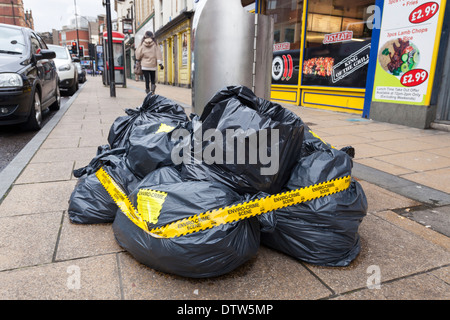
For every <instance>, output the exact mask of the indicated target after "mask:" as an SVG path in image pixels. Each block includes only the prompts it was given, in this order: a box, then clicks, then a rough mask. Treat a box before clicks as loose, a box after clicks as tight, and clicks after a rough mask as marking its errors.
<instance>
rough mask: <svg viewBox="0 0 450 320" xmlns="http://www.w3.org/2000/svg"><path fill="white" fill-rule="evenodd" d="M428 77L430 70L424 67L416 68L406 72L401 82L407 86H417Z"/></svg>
mask: <svg viewBox="0 0 450 320" xmlns="http://www.w3.org/2000/svg"><path fill="white" fill-rule="evenodd" d="M427 79H428V72H427V71H426V70H423V69H414V70H411V71H409V72H407V73H405V74H404V75H403V76H402V78H401V79H400V82H401V83H402V84H403V85H404V86H405V87H415V86H418V85H420V84H422V83H424V82H425V81H426V80H427Z"/></svg>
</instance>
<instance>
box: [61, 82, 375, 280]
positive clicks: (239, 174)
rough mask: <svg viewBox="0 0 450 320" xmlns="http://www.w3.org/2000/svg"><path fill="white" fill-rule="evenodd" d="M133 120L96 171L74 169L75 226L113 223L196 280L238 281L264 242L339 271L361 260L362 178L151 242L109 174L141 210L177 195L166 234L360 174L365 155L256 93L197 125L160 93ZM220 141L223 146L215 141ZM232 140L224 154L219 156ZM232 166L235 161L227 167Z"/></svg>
mask: <svg viewBox="0 0 450 320" xmlns="http://www.w3.org/2000/svg"><path fill="white" fill-rule="evenodd" d="M125 113H126V115H124V116H122V117H119V118H117V119H116V120H115V122H114V123H113V125H112V126H111V129H110V132H109V136H108V143H109V145H104V146H99V148H98V152H97V155H96V157H95V158H93V159H92V161H91V162H90V163H89V165H87V166H86V167H84V168H80V169H77V170H75V171H74V175H75V177H77V178H78V183H77V185H76V187H75V189H74V191H73V193H72V195H71V198H70V202H69V209H68V213H69V217H70V220H71V222H73V223H77V224H95V223H112V228H113V232H114V235H115V238H116V240H117V242H118V243H119V245H120V246H121V247H123V248H124V249H125V250H126V251H128V252H129V253H130V254H131V255H132V256H133V257H134V258H135V259H136V260H138V261H139V262H141V263H143V264H145V265H147V266H149V267H151V268H153V269H156V270H159V271H163V272H167V273H171V274H176V275H180V276H184V277H191V278H204V277H214V276H219V275H223V274H225V273H228V272H230V271H232V270H234V269H236V268H237V267H239V266H240V265H242V264H243V263H245V262H246V261H248V260H249V259H251V258H253V257H254V256H255V255H256V254H257V251H258V248H259V246H260V244H262V245H265V246H267V247H270V248H273V249H275V250H278V251H281V252H283V253H285V254H288V255H290V256H292V257H294V258H296V259H298V260H301V261H305V262H307V263H311V264H316V265H321V266H330V267H342V266H347V265H349V264H350V262H351V261H352V260H354V259H355V258H356V256H357V255H358V253H359V252H360V248H361V245H360V237H359V235H358V228H359V225H360V224H361V222H362V219H363V217H364V216H365V215H366V212H367V200H366V196H365V194H364V191H363V189H362V187H361V185H360V184H359V183H358V182H357V181H355V180H354V179H353V178H352V179H351V183H350V187H349V188H347V189H345V190H344V191H341V192H338V193H335V194H331V195H328V196H324V197H320V198H317V199H314V200H310V201H306V202H302V203H300V204H295V205H292V206H288V207H285V208H283V209H278V210H275V211H272V212H267V213H264V214H261V215H257V216H254V217H251V218H246V219H243V220H239V221H234V222H230V223H226V224H222V225H217V226H215V227H212V228H208V229H205V230H201V231H198V232H193V233H190V234H187V235H184V236H178V237H171V238H161V237H155V236H153V235H151V234H149V233H148V232H146V231H145V230H143V229H142V228H140V227H139V226H138V225H137V224H135V223H134V222H133V221H132V220H131V219H129V218H128V217H127V216H126V215H125V214H124V213H123V212H122V211H121V210H120V209H119V208H118V206H117V204H116V203H115V202H114V200H113V198H112V197H111V196H110V194H108V192H107V190H106V189H105V187H104V186H103V185H102V184H101V182H100V180H99V179H98V178H97V176H96V172H97V171H98V170H99V169H100V168H103V170H104V171H105V172H106V173H107V174H108V175H109V176H110V177H111V179H113V180H114V181H115V183H116V184H117V185H118V186H119V187H120V188H121V189H122V190H123V192H124V193H126V195H127V197H128V198H129V200H130V201H131V203H132V204H133V206H134V207H135V208H139V203H137V202H138V201H137V198H138V194H139V190H142V189H149V190H154V191H157V192H163V193H164V194H165V199H164V201H163V203H162V205H161V206H160V208H159V210H158V211H159V212H157V214H156V216H155V217H153V219H154V220H152V222H151V223H150V224H151V226H149V227H150V228H159V227H162V226H165V225H168V224H170V223H172V222H175V221H179V220H181V219H184V218H188V217H191V216H195V215H198V214H200V213H204V212H206V211H209V210H212V209H216V208H223V207H226V206H230V205H233V204H237V203H243V202H246V201H251V200H255V199H260V198H263V197H267V196H268V195H273V194H278V193H282V192H286V191H290V190H297V189H300V188H303V187H307V186H310V185H314V184H318V183H321V182H326V181H329V180H333V179H337V178H341V177H345V176H349V175H351V170H352V158H353V156H354V149H353V148H352V147H347V148H343V149H341V150H337V149H335V148H333V147H332V146H330V145H329V144H327V143H326V142H324V141H323V140H321V139H320V138H319V137H318V136H316V135H315V134H314V133H313V132H312V131H311V130H310V129H309V127H308V126H307V125H306V124H305V123H304V122H303V121H302V120H301V119H300V118H299V117H298V116H297V115H295V114H294V113H293V112H291V111H289V110H287V109H285V108H283V107H282V106H280V105H279V104H275V103H272V102H270V101H267V100H264V99H261V98H258V97H257V96H255V95H254V93H253V92H252V91H251V90H250V89H248V88H246V87H244V86H230V87H226V88H224V89H223V90H221V91H219V92H218V93H217V94H216V95H215V96H214V97H213V98H212V99H211V100H210V101H209V102H208V104H207V105H206V106H205V108H204V112H203V113H202V115H201V116H198V115H195V114H191V115H190V117H188V116H187V115H186V113H185V111H184V109H183V108H182V107H181V106H179V105H177V104H176V103H175V102H173V101H171V100H169V99H167V98H164V97H162V96H158V95H148V96H147V97H146V98H145V100H144V102H143V104H142V105H141V106H140V107H138V108H136V109H126V110H125ZM211 129H212V131H211ZM239 129H241V130H239ZM275 129H276V130H275ZM180 132H183V133H184V135H180ZM211 132H212V133H213V136H214V139H213V138H209V139H208V137H206V136H207V135H208V134H211ZM230 132H231V134H230ZM242 132H244V134H243V133H242ZM186 133H188V134H186ZM219 133H220V134H219ZM275 133H276V134H275ZM227 134H228V136H227ZM233 134H234V135H235V136H233ZM220 135H222V137H223V139H222V141H221V140H220ZM199 137H203V138H201V139H199ZM205 137H206V139H205ZM255 137H256V138H257V139H254V138H255ZM234 138H235V139H234ZM252 139H254V140H252ZM222 142H223V148H222V150H223V154H222V155H221V154H220V152H219V151H220V148H217V146H222ZM226 142H227V143H226ZM255 142H256V144H255ZM264 142H265V143H264ZM213 145H214V147H215V151H214V152H211V147H212V146H213ZM208 148H209V149H208ZM233 148H234V149H233ZM240 148H241V149H240ZM174 150H176V152H174ZM239 150H240V151H244V153H243V154H242V152H241V153H239V152H237V151H239ZM233 151H236V152H233ZM202 155H203V156H205V155H209V156H208V157H204V158H202ZM211 157H214V159H215V160H217V161H211V159H210V158H211ZM226 157H227V158H228V160H229V161H220V159H222V160H223V159H225V158H226ZM258 158H259V159H258ZM177 159H178V160H180V159H182V160H183V161H174V160H177ZM268 159H269V160H271V163H269V161H268ZM255 160H256V161H255ZM263 160H264V161H263ZM271 165H272V167H275V168H272V169H274V170H272V171H271V170H270V168H269V167H270V166H271ZM264 170H266V171H265V174H262V172H264ZM158 214H159V215H158Z"/></svg>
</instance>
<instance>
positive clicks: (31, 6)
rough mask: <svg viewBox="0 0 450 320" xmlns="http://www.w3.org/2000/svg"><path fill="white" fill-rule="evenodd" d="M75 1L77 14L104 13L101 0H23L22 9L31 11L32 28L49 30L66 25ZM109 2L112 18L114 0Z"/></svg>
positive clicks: (90, 15) (113, 15)
mask: <svg viewBox="0 0 450 320" xmlns="http://www.w3.org/2000/svg"><path fill="white" fill-rule="evenodd" d="M75 3H76V5H77V14H78V15H80V16H89V17H96V16H97V15H98V14H106V6H105V7H103V5H102V0H23V8H24V10H25V11H26V10H31V11H32V12H33V19H34V30H35V31H37V32H46V31H49V32H51V31H52V29H57V30H61V29H62V26H64V25H68V24H69V23H70V19H71V18H75ZM110 3H111V16H112V18H113V19H114V18H115V17H116V12H115V11H114V0H110Z"/></svg>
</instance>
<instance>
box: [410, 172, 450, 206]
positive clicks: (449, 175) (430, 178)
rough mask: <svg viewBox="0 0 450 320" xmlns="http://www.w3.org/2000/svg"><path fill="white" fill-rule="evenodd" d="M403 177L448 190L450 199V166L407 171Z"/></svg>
mask: <svg viewBox="0 0 450 320" xmlns="http://www.w3.org/2000/svg"><path fill="white" fill-rule="evenodd" d="M401 177H402V178H405V179H408V180H411V181H414V182H417V183H420V184H426V185H428V186H430V187H432V188H435V189H437V190H441V191H443V192H447V193H448V194H449V199H450V166H449V167H446V168H442V169H436V170H429V171H425V172H416V173H405V174H403V175H401Z"/></svg>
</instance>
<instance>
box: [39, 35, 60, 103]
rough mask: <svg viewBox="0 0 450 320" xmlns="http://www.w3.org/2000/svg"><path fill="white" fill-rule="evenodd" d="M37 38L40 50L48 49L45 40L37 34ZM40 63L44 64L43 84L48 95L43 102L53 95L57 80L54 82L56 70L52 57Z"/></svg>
mask: <svg viewBox="0 0 450 320" xmlns="http://www.w3.org/2000/svg"><path fill="white" fill-rule="evenodd" d="M37 38H38V40H39V45H40V48H41V49H42V50H48V47H47V45H46V44H45V41H44V40H43V39H42V38H41V37H40V36H39V35H37ZM42 64H43V66H44V71H45V76H44V81H45V86H46V90H47V92H48V95H47V96H46V97H45V102H47V101H49V99H52V98H53V97H54V95H55V90H56V86H58V85H59V83H58V82H56V77H57V72H56V66H55V62H54V61H53V59H44V60H42Z"/></svg>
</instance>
